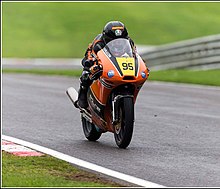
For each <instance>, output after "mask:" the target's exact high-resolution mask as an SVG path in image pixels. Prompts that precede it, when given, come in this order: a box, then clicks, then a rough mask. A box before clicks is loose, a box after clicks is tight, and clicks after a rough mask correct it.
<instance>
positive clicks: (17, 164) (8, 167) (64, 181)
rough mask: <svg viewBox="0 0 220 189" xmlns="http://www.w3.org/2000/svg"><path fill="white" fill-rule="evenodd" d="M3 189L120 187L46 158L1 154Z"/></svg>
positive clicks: (53, 159)
mask: <svg viewBox="0 0 220 189" xmlns="http://www.w3.org/2000/svg"><path fill="white" fill-rule="evenodd" d="M2 186H3V187H119V186H120V185H119V184H116V183H114V182H111V181H109V180H106V179H104V178H100V177H98V176H97V175H95V174H92V173H88V172H86V171H82V170H79V169H76V168H75V167H73V166H72V165H71V164H69V163H67V162H65V161H62V160H59V159H56V158H54V157H51V156H48V155H44V156H40V157H32V156H31V157H19V156H15V155H12V154H9V153H7V152H4V151H2Z"/></svg>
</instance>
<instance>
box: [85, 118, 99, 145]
mask: <svg viewBox="0 0 220 189" xmlns="http://www.w3.org/2000/svg"><path fill="white" fill-rule="evenodd" d="M82 126H83V132H84V135H85V137H86V138H87V139H88V140H89V141H96V140H98V139H99V138H100V137H101V135H102V133H101V132H99V131H97V129H96V127H95V125H94V124H93V123H90V122H89V121H87V120H86V119H85V118H84V117H83V116H82Z"/></svg>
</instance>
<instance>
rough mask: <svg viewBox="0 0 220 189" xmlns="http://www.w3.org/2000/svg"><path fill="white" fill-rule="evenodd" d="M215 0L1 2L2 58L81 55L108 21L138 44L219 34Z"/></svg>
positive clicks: (217, 5)
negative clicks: (119, 24)
mask: <svg viewBox="0 0 220 189" xmlns="http://www.w3.org/2000/svg"><path fill="white" fill-rule="evenodd" d="M219 12H220V6H219V3H218V2H181V3H180V2H3V5H2V15H3V16H2V31H3V32H2V33H3V36H2V37H3V39H2V41H3V44H2V51H3V57H41V58H43V57H51V58H52V57H59V58H60V57H75V58H76V57H82V56H83V55H84V53H85V50H86V49H87V47H88V44H89V43H91V42H92V40H93V39H94V38H95V37H96V35H97V34H99V33H100V32H102V30H103V27H104V26H105V24H106V23H107V22H109V21H110V20H120V21H122V22H123V23H124V24H125V25H126V27H127V29H128V32H129V35H130V37H131V38H132V39H133V40H134V42H135V43H136V44H148V45H159V44H165V43H170V42H175V41H180V40H185V39H192V38H195V37H202V36H206V35H212V34H219V21H220V17H219Z"/></svg>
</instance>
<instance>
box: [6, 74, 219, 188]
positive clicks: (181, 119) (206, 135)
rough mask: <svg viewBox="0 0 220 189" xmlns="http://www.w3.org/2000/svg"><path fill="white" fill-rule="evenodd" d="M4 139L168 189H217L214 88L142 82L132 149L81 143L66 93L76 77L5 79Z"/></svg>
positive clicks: (106, 142)
mask: <svg viewBox="0 0 220 189" xmlns="http://www.w3.org/2000/svg"><path fill="white" fill-rule="evenodd" d="M2 79H3V81H2V89H3V91H2V101H3V105H2V123H3V128H2V134H4V135H8V136H12V137H16V138H19V139H22V140H26V141H28V142H33V143H35V144H38V145H42V146H44V147H48V148H51V149H54V150H57V151H59V152H62V153H66V154H68V155H71V156H74V157H77V158H80V159H83V160H86V161H89V162H91V163H95V164H97V165H101V166H104V167H106V168H110V169H113V170H116V171H119V172H122V173H126V174H129V175H132V176H135V177H138V178H142V179H145V180H148V181H151V182H154V183H157V184H161V185H164V186H170V187H178V186H179V187H181V186H184V187H186V186H189V187H190V186H191V187H193V186H195V187H199V186H201V187H208V186H209V187H217V186H220V88H219V87H205V86H204V87H199V86H197V85H182V84H166V83H159V82H146V83H145V85H144V86H143V88H142V90H141V92H140V94H139V96H138V98H137V103H136V105H135V128H134V133H133V138H132V141H131V144H130V145H129V147H128V148H127V149H125V150H124V149H119V148H118V147H117V146H116V144H115V141H114V135H113V134H112V133H104V134H103V135H102V136H101V138H100V139H99V141H98V142H89V141H87V140H86V139H85V137H84V134H83V131H82V127H81V121H80V114H79V112H78V111H77V109H75V108H74V107H73V106H72V104H71V102H70V100H69V99H68V97H67V95H66V94H65V90H66V89H67V88H68V87H70V86H73V87H75V88H77V89H78V85H79V84H78V81H79V80H78V78H75V79H74V78H68V77H55V76H37V75H28V74H26V75H17V74H3V76H2Z"/></svg>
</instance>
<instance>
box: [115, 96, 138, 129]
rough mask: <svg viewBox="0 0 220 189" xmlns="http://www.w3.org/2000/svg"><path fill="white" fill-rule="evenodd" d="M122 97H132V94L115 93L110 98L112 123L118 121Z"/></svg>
mask: <svg viewBox="0 0 220 189" xmlns="http://www.w3.org/2000/svg"><path fill="white" fill-rule="evenodd" d="M123 98H134V96H133V95H116V96H115V97H114V98H113V100H112V124H113V125H117V124H118V123H119V121H120V112H119V106H120V103H121V101H122V99H123Z"/></svg>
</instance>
